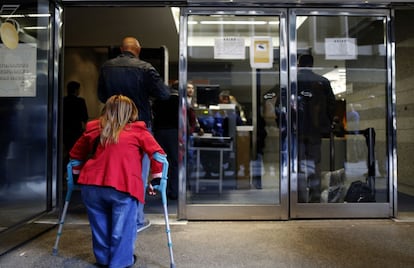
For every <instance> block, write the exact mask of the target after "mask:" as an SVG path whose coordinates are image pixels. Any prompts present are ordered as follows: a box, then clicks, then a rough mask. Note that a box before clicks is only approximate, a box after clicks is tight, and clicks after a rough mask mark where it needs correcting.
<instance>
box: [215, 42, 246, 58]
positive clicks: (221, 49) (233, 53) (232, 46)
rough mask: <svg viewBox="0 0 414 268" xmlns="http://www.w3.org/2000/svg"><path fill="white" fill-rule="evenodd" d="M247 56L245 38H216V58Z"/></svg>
mask: <svg viewBox="0 0 414 268" xmlns="http://www.w3.org/2000/svg"><path fill="white" fill-rule="evenodd" d="M245 58H246V50H245V44H244V38H241V37H220V38H216V39H215V40H214V59H232V60H244V59H245Z"/></svg>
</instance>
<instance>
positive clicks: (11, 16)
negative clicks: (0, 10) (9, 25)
mask: <svg viewBox="0 0 414 268" xmlns="http://www.w3.org/2000/svg"><path fill="white" fill-rule="evenodd" d="M0 18H6V19H8V18H24V15H0Z"/></svg>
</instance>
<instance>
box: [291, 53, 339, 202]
mask: <svg viewBox="0 0 414 268" xmlns="http://www.w3.org/2000/svg"><path fill="white" fill-rule="evenodd" d="M298 67H299V68H298V75H297V79H298V99H297V108H296V112H297V117H298V123H297V132H298V142H299V148H298V153H299V155H298V160H299V172H300V173H304V177H303V178H304V180H298V188H299V189H298V192H300V193H299V202H316V203H319V202H320V196H321V145H322V137H329V135H330V132H331V130H332V129H331V128H332V123H333V118H334V115H335V103H336V101H335V95H334V93H333V91H332V88H331V84H330V82H329V80H328V79H326V78H325V77H323V76H321V75H319V74H316V73H314V72H313V71H312V67H313V56H312V55H302V56H301V57H300V58H299V63H298ZM305 189H308V190H309V193H308V194H307V192H308V190H305ZM305 193H306V196H305Z"/></svg>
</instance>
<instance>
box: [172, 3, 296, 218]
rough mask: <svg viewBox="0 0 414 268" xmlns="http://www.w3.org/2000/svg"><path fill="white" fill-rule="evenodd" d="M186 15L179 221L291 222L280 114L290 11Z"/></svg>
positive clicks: (198, 11)
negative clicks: (278, 103)
mask: <svg viewBox="0 0 414 268" xmlns="http://www.w3.org/2000/svg"><path fill="white" fill-rule="evenodd" d="M182 12H183V13H182V16H181V26H182V27H181V28H182V29H181V33H180V40H181V42H182V43H181V45H180V47H181V52H180V59H181V60H180V70H181V71H180V96H181V97H182V103H181V108H182V109H181V111H182V114H181V119H182V120H181V121H182V125H181V126H180V129H181V138H182V141H183V142H182V145H183V146H182V148H181V150H182V151H181V152H182V154H181V156H182V158H181V160H182V162H181V165H180V167H181V168H180V171H181V172H180V174H181V175H182V176H181V183H180V203H179V204H180V205H179V209H178V216H179V218H186V219H286V218H287V217H288V205H287V204H288V183H287V182H288V180H287V171H288V169H287V165H284V166H283V165H282V166H281V165H280V164H279V163H280V162H281V160H282V159H281V156H282V155H281V154H280V151H281V150H280V143H281V141H280V135H279V127H278V125H277V122H276V116H275V104H276V96H277V95H279V89H280V88H281V87H284V88H286V87H287V75H286V74H287V64H286V55H287V54H286V47H287V45H286V35H287V34H286V13H285V12H282V11H278V10H276V11H275V10H272V9H266V10H251V9H249V10H247V9H246V10H244V9H237V10H233V9H227V8H226V9H220V10H211V9H208V10H203V9H184V10H183V11H182ZM281 29H284V30H281ZM190 95H191V96H190ZM282 157H287V156H286V155H285V156H282ZM285 160H286V159H285ZM284 163H287V161H284Z"/></svg>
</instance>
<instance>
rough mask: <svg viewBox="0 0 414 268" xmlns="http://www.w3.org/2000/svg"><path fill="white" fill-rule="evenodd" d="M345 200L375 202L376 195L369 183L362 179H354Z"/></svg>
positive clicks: (350, 201)
mask: <svg viewBox="0 0 414 268" xmlns="http://www.w3.org/2000/svg"><path fill="white" fill-rule="evenodd" d="M345 202H349V203H356V202H358V203H364V202H375V196H374V193H373V192H372V190H371V188H370V187H369V185H368V183H366V182H362V181H354V182H352V183H351V185H350V186H349V189H348V191H347V193H346V196H345Z"/></svg>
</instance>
